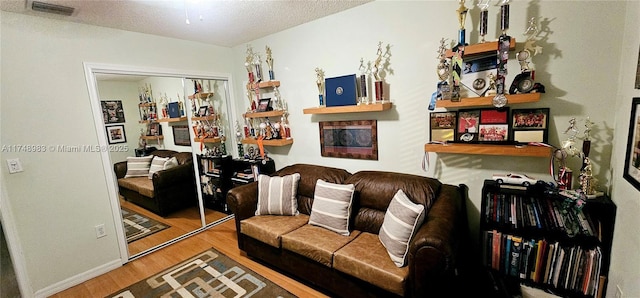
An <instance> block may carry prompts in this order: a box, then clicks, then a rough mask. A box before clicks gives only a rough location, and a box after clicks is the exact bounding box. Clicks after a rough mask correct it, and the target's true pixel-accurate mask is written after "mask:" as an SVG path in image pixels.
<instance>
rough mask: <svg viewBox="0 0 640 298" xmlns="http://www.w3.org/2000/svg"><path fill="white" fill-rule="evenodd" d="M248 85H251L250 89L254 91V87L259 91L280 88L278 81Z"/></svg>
mask: <svg viewBox="0 0 640 298" xmlns="http://www.w3.org/2000/svg"><path fill="white" fill-rule="evenodd" d="M249 85H251V89H255V88H256V86H257V87H258V88H259V89H264V88H273V87H280V81H266V82H260V83H253V84H249Z"/></svg>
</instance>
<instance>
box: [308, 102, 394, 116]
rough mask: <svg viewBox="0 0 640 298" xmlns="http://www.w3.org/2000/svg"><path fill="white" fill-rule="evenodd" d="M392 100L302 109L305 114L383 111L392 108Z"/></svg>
mask: <svg viewBox="0 0 640 298" xmlns="http://www.w3.org/2000/svg"><path fill="white" fill-rule="evenodd" d="M392 106H393V104H392V103H390V102H385V103H374V104H368V105H367V104H363V105H352V106H340V107H317V108H307V109H304V110H302V112H303V113H305V114H340V113H360V112H382V111H386V110H389V109H391V107H392Z"/></svg>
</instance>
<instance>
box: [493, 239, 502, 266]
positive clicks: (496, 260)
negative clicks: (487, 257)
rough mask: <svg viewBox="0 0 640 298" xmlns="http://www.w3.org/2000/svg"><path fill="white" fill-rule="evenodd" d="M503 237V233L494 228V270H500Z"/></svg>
mask: <svg viewBox="0 0 640 298" xmlns="http://www.w3.org/2000/svg"><path fill="white" fill-rule="evenodd" d="M501 238H502V233H501V232H499V231H497V230H493V246H492V250H491V251H492V254H491V268H493V269H494V270H500V241H501Z"/></svg>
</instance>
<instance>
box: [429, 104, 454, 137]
mask: <svg viewBox="0 0 640 298" xmlns="http://www.w3.org/2000/svg"><path fill="white" fill-rule="evenodd" d="M429 115H430V118H431V121H430V123H431V125H430V127H431V129H430V130H429V132H430V133H429V139H430V140H431V142H451V141H453V140H455V137H456V122H457V116H458V113H457V112H455V111H449V112H431V113H429Z"/></svg>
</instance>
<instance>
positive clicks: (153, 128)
mask: <svg viewBox="0 0 640 298" xmlns="http://www.w3.org/2000/svg"><path fill="white" fill-rule="evenodd" d="M161 135H162V126H161V125H160V123H157V122H154V123H149V124H148V125H147V136H161Z"/></svg>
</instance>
